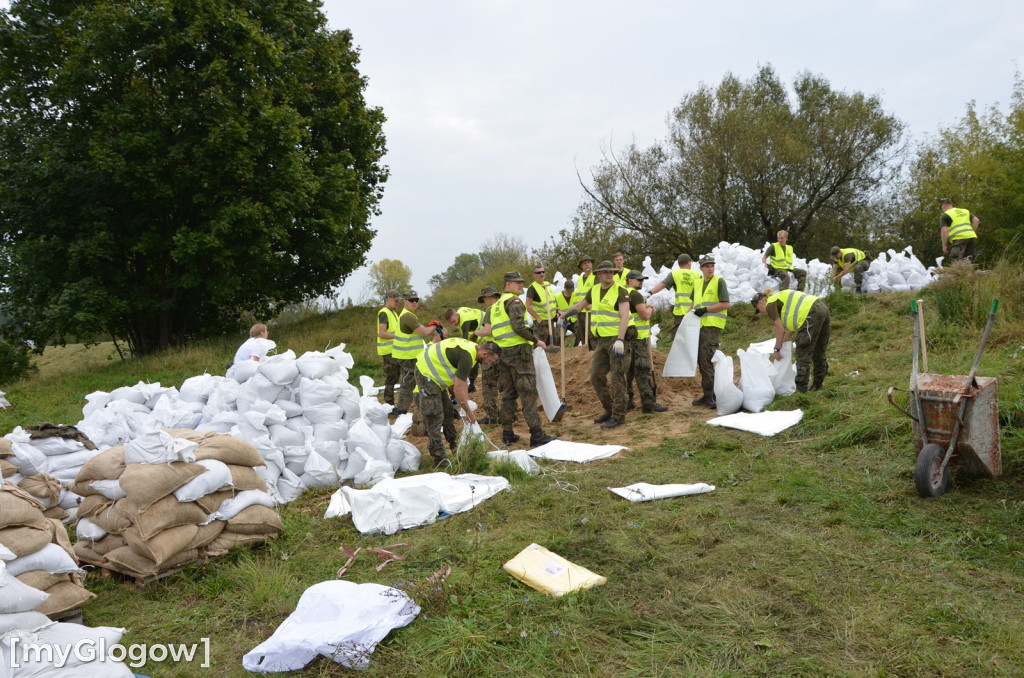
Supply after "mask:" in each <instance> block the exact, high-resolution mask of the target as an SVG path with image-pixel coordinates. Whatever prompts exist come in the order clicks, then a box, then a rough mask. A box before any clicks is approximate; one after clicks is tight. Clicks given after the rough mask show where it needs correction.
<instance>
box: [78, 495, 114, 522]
mask: <svg viewBox="0 0 1024 678" xmlns="http://www.w3.org/2000/svg"><path fill="white" fill-rule="evenodd" d="M113 505H114V500H113V499H107V498H106V497H104V496H103V495H102V494H92V495H89V496H88V497H85V498H84V499H82V503H81V504H79V505H78V517H79V518H92V517H93V516H94V515H96V514H97V513H99V512H100V511H104V510H106V509H108V508H110V507H111V506H113Z"/></svg>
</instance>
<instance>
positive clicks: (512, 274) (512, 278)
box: [504, 271, 526, 283]
mask: <svg viewBox="0 0 1024 678" xmlns="http://www.w3.org/2000/svg"><path fill="white" fill-rule="evenodd" d="M504 282H521V283H524V282H526V280H525V279H524V278H523V276H522V275H521V274H520V273H519V271H509V272H507V273H506V274H505V278H504Z"/></svg>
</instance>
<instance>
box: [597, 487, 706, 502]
mask: <svg viewBox="0 0 1024 678" xmlns="http://www.w3.org/2000/svg"><path fill="white" fill-rule="evenodd" d="M608 489H609V490H611V491H612V492H613V493H614V494H617V495H618V496H620V497H622V498H623V499H628V500H629V501H631V502H634V503H636V502H641V501H652V500H654V499H669V498H671V497H685V496H688V495H691V494H704V493H705V492H713V491H714V490H715V486H714V485H708V484H707V483H686V484H684V483H673V484H668V485H652V484H650V483H633V484H632V485H627V486H626V487H609V488H608Z"/></svg>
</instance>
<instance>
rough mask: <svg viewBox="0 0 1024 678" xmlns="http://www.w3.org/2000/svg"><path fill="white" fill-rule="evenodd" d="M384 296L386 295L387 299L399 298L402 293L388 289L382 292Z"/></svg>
mask: <svg viewBox="0 0 1024 678" xmlns="http://www.w3.org/2000/svg"><path fill="white" fill-rule="evenodd" d="M384 296H385V297H387V298H388V299H401V298H402V293H401V292H399V291H398V290H388V291H387V292H385V293H384Z"/></svg>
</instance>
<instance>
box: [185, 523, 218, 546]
mask: <svg viewBox="0 0 1024 678" xmlns="http://www.w3.org/2000/svg"><path fill="white" fill-rule="evenodd" d="M225 527H227V523H225V522H224V521H223V520H215V521H213V522H212V523H209V524H207V525H200V526H199V531H198V532H196V536H195V537H194V538H193V539H192V541H191V542H189V544H188V546H186V547H185V548H186V549H201V548H203V547H204V546H206V545H208V544H209V543H210V542H212V541H213V540H214V539H216V538H217V537H219V536H220V533H221V532H223V531H224V528H225Z"/></svg>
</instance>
